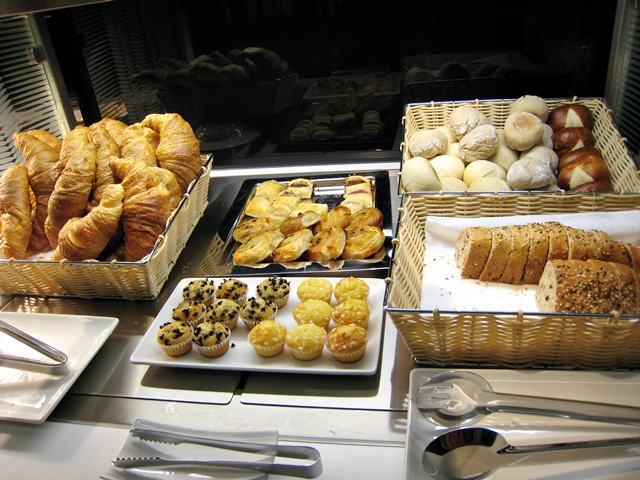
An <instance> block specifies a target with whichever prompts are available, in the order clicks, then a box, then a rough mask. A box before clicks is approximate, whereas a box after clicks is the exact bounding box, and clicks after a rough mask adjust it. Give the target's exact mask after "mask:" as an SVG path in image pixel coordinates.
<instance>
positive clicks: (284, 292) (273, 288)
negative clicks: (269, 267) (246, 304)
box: [256, 277, 291, 308]
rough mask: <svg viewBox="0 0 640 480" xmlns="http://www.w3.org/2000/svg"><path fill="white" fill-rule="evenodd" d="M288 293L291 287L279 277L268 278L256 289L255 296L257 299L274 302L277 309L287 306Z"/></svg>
mask: <svg viewBox="0 0 640 480" xmlns="http://www.w3.org/2000/svg"><path fill="white" fill-rule="evenodd" d="M290 292H291V286H290V285H289V282H288V281H287V280H285V279H284V278H281V277H269V278H268V279H266V280H263V281H262V282H260V284H259V285H258V286H257V287H256V295H257V296H258V297H260V298H264V299H267V300H271V301H273V302H275V303H276V305H277V306H278V308H282V307H284V306H285V305H286V304H287V302H288V301H289V293H290Z"/></svg>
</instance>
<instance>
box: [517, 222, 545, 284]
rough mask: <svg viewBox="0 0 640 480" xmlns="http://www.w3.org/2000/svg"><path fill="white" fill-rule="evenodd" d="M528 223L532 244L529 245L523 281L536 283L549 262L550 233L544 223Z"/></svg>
mask: <svg viewBox="0 0 640 480" xmlns="http://www.w3.org/2000/svg"><path fill="white" fill-rule="evenodd" d="M528 225H529V236H530V239H531V240H530V242H531V245H530V246H529V255H528V256H527V263H526V264H525V266H524V275H523V277H522V283H526V284H536V283H538V281H539V280H540V276H541V275H542V272H543V270H544V268H545V265H546V263H547V255H548V254H549V233H548V232H547V228H546V227H545V226H544V225H543V224H542V223H530V224H528Z"/></svg>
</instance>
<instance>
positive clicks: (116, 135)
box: [98, 117, 127, 148]
mask: <svg viewBox="0 0 640 480" xmlns="http://www.w3.org/2000/svg"><path fill="white" fill-rule="evenodd" d="M98 124H100V125H101V126H103V127H104V128H106V129H107V131H108V132H109V135H111V138H113V139H114V140H115V141H116V143H117V144H118V147H120V148H122V132H123V130H124V129H125V128H127V124H126V123H124V122H121V121H120V120H116V119H114V118H109V117H106V118H103V119H102V120H100V121H99V122H98Z"/></svg>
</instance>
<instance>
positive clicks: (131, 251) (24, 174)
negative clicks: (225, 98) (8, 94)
mask: <svg viewBox="0 0 640 480" xmlns="http://www.w3.org/2000/svg"><path fill="white" fill-rule="evenodd" d="M13 143H14V145H15V147H16V148H17V149H18V151H20V153H21V154H22V156H23V158H24V162H25V163H24V164H15V165H12V166H10V167H9V168H7V169H6V170H5V171H4V173H3V174H2V177H0V215H1V222H0V291H1V292H3V293H5V294H16V293H17V294H31V295H39V296H77V297H82V298H126V299H130V300H135V299H151V298H155V297H156V296H157V295H158V293H159V292H160V289H161V288H162V285H163V284H164V282H165V281H166V279H167V278H168V275H169V272H170V270H171V268H172V267H173V265H174V264H175V262H176V260H177V257H178V255H179V254H180V252H181V251H182V249H183V248H184V245H185V244H186V242H187V240H188V239H189V236H190V235H191V232H192V231H193V229H194V228H195V226H196V224H197V223H198V221H199V220H200V218H201V217H202V215H203V213H204V210H205V208H206V206H207V195H208V187H209V175H208V171H209V170H210V168H211V162H210V161H209V159H208V158H206V157H202V156H201V154H200V146H199V142H198V140H197V139H196V137H195V135H194V132H193V129H192V128H191V127H190V125H189V124H188V123H187V122H186V121H185V120H184V119H183V118H182V117H181V116H180V115H178V114H150V115H148V116H146V117H145V118H144V119H143V121H141V122H139V123H135V124H132V125H127V124H125V123H123V122H121V121H119V120H115V119H111V118H104V119H102V120H100V121H99V122H97V123H94V124H92V125H91V126H84V125H78V126H77V127H75V128H74V129H73V130H71V131H70V132H69V133H68V134H67V135H66V136H65V138H64V139H63V140H60V139H58V138H57V137H56V136H54V135H53V134H51V133H49V132H47V131H45V130H28V131H24V132H15V133H14V135H13Z"/></svg>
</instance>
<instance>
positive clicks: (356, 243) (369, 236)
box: [342, 225, 385, 260]
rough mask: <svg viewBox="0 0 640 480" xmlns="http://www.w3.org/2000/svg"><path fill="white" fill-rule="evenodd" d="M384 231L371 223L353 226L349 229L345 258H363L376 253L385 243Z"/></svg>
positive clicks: (344, 252) (343, 255) (343, 256)
mask: <svg viewBox="0 0 640 480" xmlns="http://www.w3.org/2000/svg"><path fill="white" fill-rule="evenodd" d="M384 239H385V236H384V232H383V231H382V230H381V229H380V228H378V227H373V226H371V225H366V226H363V227H357V228H351V229H349V230H348V231H347V234H346V239H345V246H344V251H343V252H342V258H343V259H344V260H362V259H365V258H368V257H370V256H371V255H373V254H374V253H376V252H377V251H378V250H380V248H381V247H382V246H383V245H384Z"/></svg>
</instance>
